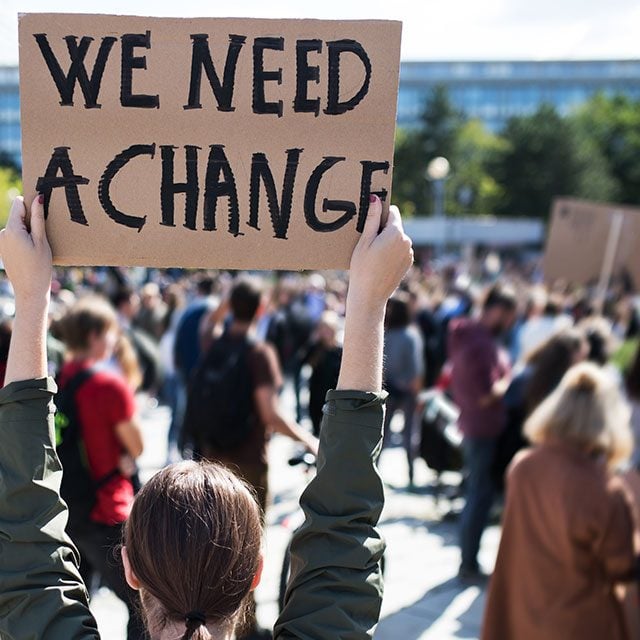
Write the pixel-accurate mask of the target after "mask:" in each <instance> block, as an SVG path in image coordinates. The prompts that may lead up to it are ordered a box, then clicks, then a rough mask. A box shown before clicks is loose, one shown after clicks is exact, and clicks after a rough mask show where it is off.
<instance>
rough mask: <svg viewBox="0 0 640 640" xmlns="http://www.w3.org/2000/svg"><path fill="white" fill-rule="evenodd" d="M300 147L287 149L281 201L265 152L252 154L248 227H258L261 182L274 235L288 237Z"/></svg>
mask: <svg viewBox="0 0 640 640" xmlns="http://www.w3.org/2000/svg"><path fill="white" fill-rule="evenodd" d="M301 153H302V149H287V167H286V169H285V172H284V180H283V182H282V200H281V202H278V194H277V191H276V184H275V180H274V179H273V174H272V173H271V168H270V167H269V161H268V160H267V156H266V155H265V154H264V153H254V154H253V158H252V160H251V184H250V188H249V226H250V227H253V228H254V229H260V227H259V226H258V211H259V209H260V181H262V183H263V184H264V188H265V191H266V193H267V204H268V206H269V214H270V216H271V224H272V226H273V234H274V237H275V238H283V239H286V237H287V230H288V229H289V221H290V219H291V204H292V202H293V187H294V186H295V181H296V172H297V170H298V164H299V162H300V154H301Z"/></svg>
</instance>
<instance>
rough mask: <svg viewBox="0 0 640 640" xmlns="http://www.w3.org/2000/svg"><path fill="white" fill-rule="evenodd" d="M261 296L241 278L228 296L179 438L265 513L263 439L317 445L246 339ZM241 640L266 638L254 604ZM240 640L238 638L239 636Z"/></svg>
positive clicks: (267, 359)
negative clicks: (225, 319) (222, 324)
mask: <svg viewBox="0 0 640 640" xmlns="http://www.w3.org/2000/svg"><path fill="white" fill-rule="evenodd" d="M261 299H262V291H261V288H260V285H259V283H258V282H257V281H256V280H254V279H249V278H241V279H239V280H238V281H237V282H236V283H235V284H234V285H233V288H232V290H231V295H230V300H229V308H230V310H231V313H232V317H233V319H232V321H231V323H230V325H229V327H228V328H227V329H226V331H225V332H224V333H223V334H222V336H221V337H219V338H217V339H215V340H214V341H213V342H212V344H211V346H210V347H209V350H208V352H207V353H206V354H205V355H204V357H203V359H202V361H201V363H200V364H199V365H198V366H197V368H196V369H195V371H194V373H193V377H192V380H191V384H190V387H189V396H188V401H187V411H186V414H185V423H184V429H185V435H186V436H187V438H189V440H191V441H192V442H193V443H194V454H195V455H196V456H198V457H202V458H204V459H206V460H210V461H213V462H219V463H222V464H224V465H226V466H228V467H229V468H230V469H232V470H233V471H235V472H236V473H238V475H240V477H242V478H244V479H245V480H246V481H247V482H248V483H249V484H250V485H251V486H252V487H253V489H254V491H255V493H256V496H257V498H258V502H259V504H260V507H261V510H262V513H263V514H264V513H265V512H266V508H267V493H268V482H267V480H268V466H267V443H268V438H269V433H270V432H271V431H276V432H279V433H282V434H285V435H287V436H289V437H290V438H293V439H294V440H296V441H299V442H302V443H304V444H305V446H306V447H307V448H308V449H309V450H310V451H312V452H313V453H316V452H317V446H318V445H317V440H316V439H315V438H314V437H312V436H310V435H309V434H308V433H307V432H306V431H304V430H303V429H301V428H300V427H299V426H298V425H297V424H295V423H293V422H291V421H290V420H288V419H287V418H286V417H285V415H284V414H283V412H282V410H281V408H280V406H279V402H278V390H279V387H280V386H281V385H282V375H281V373H280V368H279V366H278V360H277V357H276V354H275V351H274V350H273V348H272V347H271V346H270V345H268V344H266V343H264V342H259V341H257V340H255V339H254V338H253V337H252V333H253V330H254V328H255V323H256V320H257V316H258V312H259V309H260V305H261ZM252 610H253V613H252V615H251V623H250V625H249V627H250V629H249V630H248V631H247V634H248V635H247V637H256V638H259V637H270V635H268V634H266V633H263V632H262V631H261V630H259V629H258V628H257V622H256V619H255V602H254V603H253V605H252ZM243 637H244V636H243Z"/></svg>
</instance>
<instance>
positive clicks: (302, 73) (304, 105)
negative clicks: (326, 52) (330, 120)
mask: <svg viewBox="0 0 640 640" xmlns="http://www.w3.org/2000/svg"><path fill="white" fill-rule="evenodd" d="M310 51H317V52H318V53H321V52H322V40H298V41H297V42H296V97H295V99H294V101H293V109H294V111H298V112H300V113H305V112H306V113H315V115H316V116H317V115H318V114H319V113H320V98H313V99H310V98H309V97H308V95H307V90H308V89H309V82H315V83H316V84H318V83H319V82H320V67H318V66H310V65H309V60H308V55H309V52H310Z"/></svg>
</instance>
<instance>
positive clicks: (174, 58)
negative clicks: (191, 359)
mask: <svg viewBox="0 0 640 640" xmlns="http://www.w3.org/2000/svg"><path fill="white" fill-rule="evenodd" d="M147 32H148V34H149V35H148V44H149V46H148V47H146V46H144V42H145V38H146V34H147ZM400 33H401V23H399V22H388V21H374V20H363V21H320V20H263V19H235V18H228V19H227V18H224V19H218V18H197V19H187V18H150V17H131V16H107V15H80V14H75V15H67V14H25V15H22V16H20V19H19V39H20V102H21V118H22V150H23V153H22V156H23V179H24V185H25V195H26V199H27V201H30V200H31V199H32V198H33V197H34V195H35V193H36V186H37V184H38V181H39V179H40V187H41V188H40V190H41V191H44V192H45V194H47V192H49V193H50V194H51V195H50V199H48V207H47V210H48V217H47V232H48V235H49V239H50V241H51V245H52V248H53V254H54V262H55V263H57V264H62V265H146V266H182V267H221V268H243V269H246V268H251V269H272V268H274V269H302V268H305V269H311V268H318V269H320V268H346V267H348V264H349V258H350V255H351V252H352V250H353V247H354V245H355V243H356V242H357V239H358V237H359V233H358V230H357V228H356V227H357V225H358V220H360V223H361V222H362V215H364V214H366V207H364V206H363V205H362V204H361V203H364V202H365V199H366V202H368V195H369V188H368V185H366V184H365V186H364V187H362V186H361V182H362V176H363V162H366V161H371V162H383V163H384V162H387V163H388V165H389V168H388V171H387V173H386V174H385V173H384V172H383V171H381V170H380V171H375V172H374V173H373V175H372V178H371V191H373V192H382V191H383V190H386V192H387V194H386V196H387V197H386V201H385V207H386V206H387V204H388V200H389V195H390V190H391V177H392V176H391V173H392V166H391V165H392V161H393V143H394V132H395V116H396V101H397V90H398V70H399V59H400ZM37 34H45V35H37ZM127 34H133V37H126V38H123V36H125V35H127ZM136 34H139V35H137V36H136ZM205 35H206V37H207V39H206V42H205V44H206V45H208V49H209V51H210V55H211V60H212V63H213V67H214V69H215V72H216V74H217V75H218V77H219V80H220V82H221V83H223V82H224V71H225V64H226V62H227V61H228V60H229V59H231V58H232V55H231V53H229V55H228V52H231V51H232V48H233V47H236V49H237V65H236V69H235V82H234V83H233V96H232V100H231V101H230V102H227V103H226V104H225V100H224V97H222V98H221V99H220V101H217V100H216V97H214V91H213V90H212V86H211V84H210V82H209V80H208V79H207V73H206V72H205V70H202V73H201V84H200V99H199V102H200V105H201V108H195V106H196V105H197V102H198V101H197V100H196V99H194V100H190V98H189V96H190V91H191V89H192V75H191V70H192V55H193V50H194V47H195V46H196V45H195V44H194V43H195V42H196V40H197V39H199V42H202V38H203V37H204V36H205ZM36 36H37V37H36ZM68 36H75V40H74V39H72V38H68ZM83 36H86V37H88V38H92V40H90V41H88V40H85V41H83V40H82V38H83ZM192 36H196V38H192ZM231 36H243V37H244V43H241V44H238V43H239V42H240V40H239V38H237V37H236V38H232V37H231ZM65 37H67V40H66V41H65ZM105 38H106V39H107V40H105ZM110 38H112V39H113V40H112V41H111V40H109V39H110ZM261 38H275V39H276V40H270V41H267V44H268V46H269V47H273V46H280V45H279V44H278V42H279V41H278V40H277V39H279V38H283V41H282V50H276V49H273V48H266V49H264V51H263V54H262V58H263V69H264V71H265V72H267V73H268V72H273V71H277V70H278V69H282V73H281V82H280V83H278V82H277V81H276V80H269V79H268V80H267V81H266V82H264V83H262V82H261V81H260V80H259V74H258V80H257V81H256V80H255V77H256V73H255V68H258V69H259V63H258V64H257V65H256V64H255V61H256V55H257V56H258V58H259V57H260V51H259V49H260V44H259V43H260V42H262V41H261V40H260V39H261ZM256 39H258V40H256ZM231 40H233V43H232V42H231ZM308 40H310V41H316V42H315V43H312V44H311V45H309V46H310V47H311V48H310V50H309V51H308V53H306V54H304V52H303V51H302V52H301V51H298V53H297V48H298V47H297V43H298V41H308ZM354 40H355V41H356V42H357V43H359V45H361V47H362V49H364V52H365V54H366V57H368V60H369V62H370V69H371V70H370V78H369V86H368V92H367V93H366V94H365V95H364V97H363V98H362V100H361V101H360V102H359V103H358V104H356V105H355V106H354V107H353V108H352V109H350V110H346V111H344V112H343V113H339V114H333V113H325V110H326V109H328V105H329V100H330V98H329V93H330V86H329V74H330V69H329V66H330V64H329V59H330V54H329V51H330V50H331V51H333V54H334V58H333V60H334V64H333V65H331V66H332V69H333V71H331V73H333V74H334V75H332V77H333V78H334V79H337V80H338V82H337V83H335V84H333V85H332V86H333V88H337V89H338V100H339V101H347V100H348V99H349V98H351V97H352V96H353V95H354V94H356V93H357V92H358V90H359V89H360V87H361V86H362V85H363V83H364V82H365V80H366V67H365V64H364V63H363V62H362V60H361V57H359V56H358V55H357V54H356V53H353V52H351V51H347V52H344V53H342V54H338V53H336V52H337V51H338V49H339V45H337V44H335V43H337V42H340V41H354ZM317 41H319V42H317ZM141 43H142V44H141ZM274 43H275V44H274ZM329 43H334V44H331V45H330V44H329ZM83 46H85V47H86V48H87V52H86V57H85V60H84V63H85V67H86V70H87V80H88V81H89V82H87V85H89V84H90V82H91V80H92V79H94V80H95V79H96V78H97V74H96V75H94V76H92V71H93V70H95V69H96V68H98V66H99V65H97V64H96V59H97V55H98V51H99V50H101V49H102V48H104V51H105V52H107V53H108V55H106V62H105V64H104V72H103V75H102V78H101V82H100V85H99V87H100V88H99V93H98V94H97V99H96V100H95V103H96V104H95V105H92V101H91V99H89V100H88V101H87V100H86V97H85V95H84V93H83V91H82V90H81V87H80V86H79V85H78V83H76V85H75V88H74V91H73V97H72V102H73V104H64V105H63V104H61V102H64V101H65V100H66V101H67V102H69V100H70V99H69V96H68V95H66V96H65V94H64V89H60V88H59V86H58V84H59V85H60V86H63V85H64V77H63V78H62V79H60V78H59V83H58V84H56V82H55V81H54V76H55V71H53V72H52V71H50V67H51V68H52V69H55V63H52V62H50V63H49V65H48V64H47V62H46V60H45V57H46V54H47V47H49V48H50V51H51V53H52V56H50V59H51V57H53V58H55V60H56V61H57V62H58V64H59V66H60V68H61V71H62V74H63V75H64V76H66V75H67V73H68V72H69V70H70V64H71V62H70V49H71V50H75V49H76V48H77V49H82V47H83ZM197 46H201V45H197ZM109 47H110V48H109ZM256 47H257V49H258V51H257V54H256ZM301 47H302V45H301ZM301 47H300V48H301ZM318 48H320V51H318ZM199 50H202V49H199ZM304 58H306V60H307V66H308V67H310V68H311V69H310V70H307V75H308V76H309V77H310V78H309V79H308V80H307V81H306V85H305V86H306V94H307V95H306V97H307V100H309V101H312V100H313V99H315V98H319V99H320V104H319V107H320V108H319V112H318V114H317V115H316V114H315V113H314V112H308V111H300V110H298V111H296V110H295V101H296V96H298V98H299V99H298V103H297V106H298V107H300V108H312V109H313V108H315V105H313V104H311V106H309V104H304V103H303V102H302V98H303V97H304V95H303V94H304V92H303V91H302V90H301V89H300V88H299V87H300V82H297V68H299V69H302V70H304V65H303V64H299V65H297V63H298V62H300V60H301V59H304ZM336 59H338V60H339V65H336V64H335V60H336ZM132 65H133V68H132V69H131V70H130V71H127V69H129V68H131V66H132ZM196 67H197V68H201V65H200V64H197V65H196ZM313 67H318V70H317V71H318V73H317V76H318V81H317V82H316V81H315V78H314V77H313V76H314V74H315V71H314V70H313ZM123 68H124V71H123ZM231 75H233V74H231ZM336 84H337V87H336ZM254 85H256V86H258V92H257V93H258V101H259V93H260V91H259V89H260V87H261V86H264V98H265V102H268V103H276V109H277V103H278V101H281V103H282V104H281V108H282V116H278V114H277V113H255V109H254V106H253V105H254V98H255V97H256V91H255V90H254ZM94 86H95V85H94ZM123 86H124V90H123ZM194 86H195V85H194ZM225 86H227V87H228V86H229V85H228V84H227V85H225ZM88 93H89V94H90V93H91V91H90V90H89V89H88ZM130 95H133V96H134V97H133V98H131V97H129V96H130ZM140 95H143V96H148V97H147V98H140V97H135V96H140ZM154 96H157V100H156V98H155V97H154ZM123 102H124V103H125V104H123ZM145 102H146V103H149V104H148V105H147V106H140V103H145ZM155 102H157V103H158V106H157V107H156V106H155V105H154V103H155ZM132 103H133V105H134V106H125V105H129V104H132ZM334 103H335V101H334ZM87 104H88V106H89V107H90V108H88V106H87ZM97 105H99V107H98V106H97ZM185 105H190V106H191V108H186V109H185V108H184V107H185ZM219 105H220V106H222V108H224V109H227V108H230V109H233V110H220V109H219V108H218V106H219ZM256 108H258V109H261V107H260V106H258V107H256ZM267 108H268V107H267ZM338 110H339V109H338ZM171 146H173V147H175V148H174V149H173V150H171V149H169V147H171ZM187 146H189V147H198V149H193V148H192V149H191V150H190V151H188V152H187V150H186V147H187ZM63 148H64V149H63ZM54 149H58V151H57V152H54ZM125 149H129V150H130V153H131V154H132V156H131V157H130V158H129V160H128V161H127V162H125V161H124V160H122V161H121V162H120V163H118V162H117V161H116V163H115V164H114V158H116V157H117V156H118V154H121V153H122V152H123V150H125ZM212 149H214V150H212ZM288 150H290V151H288ZM296 150H299V151H296ZM172 152H173V182H174V183H185V182H186V181H187V179H188V178H187V174H188V169H187V154H190V155H189V160H190V164H189V166H190V167H191V173H190V174H189V181H190V184H191V185H194V184H195V176H196V175H197V182H198V191H197V194H196V195H193V196H192V197H193V198H194V200H193V201H194V202H197V209H196V218H195V224H192V225H191V226H194V227H195V228H193V229H192V228H187V227H186V226H185V222H186V218H185V206H186V197H185V194H184V193H177V194H176V195H175V198H173V201H174V218H173V226H169V224H161V222H162V220H163V217H162V216H163V208H162V198H161V184H162V180H163V161H164V162H166V166H167V167H170V166H171V161H170V158H169V156H170V155H171V153H172ZM54 153H55V154H56V158H64V155H65V154H66V155H67V156H68V158H69V160H70V161H71V164H72V167H73V175H75V176H82V177H83V178H85V180H84V181H83V184H79V185H77V186H76V187H75V188H76V189H77V194H78V195H79V199H80V203H81V207H82V214H83V215H82V214H79V213H78V204H77V201H76V200H75V199H74V197H73V196H74V193H73V189H68V190H67V189H66V188H65V187H64V186H56V185H59V184H60V183H61V182H62V180H60V179H59V180H57V182H56V180H55V178H56V177H57V178H61V176H63V173H64V171H63V169H62V168H61V167H60V163H59V162H58V160H55V161H52V157H53V156H54ZM135 153H137V155H133V154H135ZM210 154H211V155H210ZM254 154H264V157H262V156H255V155H254ZM330 157H333V158H341V160H334V161H333V162H334V164H333V166H331V167H330V168H328V169H327V170H326V172H325V173H324V174H323V175H322V176H321V178H320V180H319V183H318V191H317V195H316V197H315V198H313V193H309V194H308V197H307V203H309V202H311V203H312V205H311V206H310V205H309V204H307V207H306V209H305V193H306V191H307V186H308V184H309V181H310V178H311V176H312V175H314V172H315V175H318V173H319V171H320V169H318V167H319V166H322V163H323V160H324V159H325V158H330ZM265 158H266V160H267V162H268V166H269V168H270V170H271V174H272V176H273V184H274V186H275V194H276V199H275V202H274V198H272V199H271V203H269V201H268V199H267V192H266V190H265V182H266V181H268V179H267V180H265V179H263V178H261V179H259V180H258V179H257V178H256V179H255V180H254V186H255V184H258V185H259V189H258V190H256V189H255V188H254V190H253V191H254V198H255V193H256V191H257V192H258V193H259V201H258V202H259V206H258V209H257V212H258V215H257V219H256V216H255V209H254V217H253V219H252V217H251V191H252V189H251V177H252V165H253V166H254V173H255V176H258V175H260V176H265V175H267V173H268V172H267V171H262V172H260V171H259V170H258V165H260V164H261V163H263V162H264V160H265ZM209 159H210V160H211V164H210V166H209V170H208V160H209ZM220 159H223V160H224V159H226V160H227V161H228V166H229V167H230V168H231V171H232V173H233V181H234V184H235V190H236V191H237V201H238V206H237V211H238V218H237V222H236V221H235V219H234V220H233V221H230V216H229V210H230V206H229V205H230V201H231V198H229V197H227V196H226V195H222V196H220V197H219V198H217V200H216V198H215V197H214V194H215V192H216V189H223V190H224V186H225V182H226V183H227V187H228V188H229V189H230V190H231V191H232V192H233V189H232V188H231V187H230V186H229V182H230V180H229V178H230V176H229V175H228V174H225V173H224V172H222V173H220V172H219V165H216V164H215V161H216V160H220ZM287 160H289V167H287ZM296 161H297V165H296ZM329 162H330V161H325V166H327V165H328V163H329ZM48 167H49V172H48V173H49V177H50V178H51V177H53V178H52V179H53V181H52V180H48V181H47V180H45V181H43V180H42V179H43V178H45V177H46V173H47V168H48ZM107 167H111V169H112V171H111V172H110V173H111V174H113V177H112V179H111V181H110V183H109V180H108V179H107V180H106V183H109V184H105V180H103V176H104V174H105V171H106V169H107ZM294 168H295V179H294V181H293V190H292V204H291V215H290V220H289V224H288V227H287V225H286V224H285V223H284V222H282V221H280V222H278V216H277V213H278V207H280V210H281V211H282V209H286V207H284V206H281V205H283V196H282V194H283V181H284V179H285V175H287V170H288V171H289V175H293V169H294ZM107 173H109V172H108V171H107ZM168 175H169V174H168V169H167V173H166V174H165V178H166V179H165V185H167V188H166V189H165V208H164V212H165V215H166V217H165V222H169V223H170V222H171V220H170V219H169V216H168V213H167V212H168V208H169V205H168V204H167V203H168V201H169V200H171V197H170V195H169V196H167V193H169V192H170V189H169V188H168V185H169V184H170V180H169V178H168V177H167V176H168ZM255 176H254V177H255ZM108 177H109V176H107V178H108ZM101 181H102V182H103V184H102V185H101ZM312 182H313V181H312ZM219 183H223V184H222V186H220V184H219ZM107 187H108V188H107ZM107 191H108V196H109V197H108V198H106V197H105V196H106V192H107ZM100 193H102V200H103V202H101V198H100ZM194 193H195V192H194ZM67 195H69V196H70V202H71V207H70V205H69V199H68V198H67ZM207 198H208V200H207V202H208V207H209V211H210V212H211V208H212V207H211V205H212V203H213V202H214V201H215V202H217V207H216V212H215V229H212V228H211V227H213V226H214V224H213V221H212V216H210V217H209V222H208V223H205V214H204V209H205V200H206V199H207ZM326 199H328V200H329V201H340V202H336V203H334V204H335V207H334V208H333V209H332V206H331V202H329V203H328V205H329V206H328V207H324V208H325V209H326V210H325V211H323V204H324V203H325V202H326ZM107 200H110V202H111V206H112V207H113V210H111V215H109V214H108V211H107V209H106V208H105V205H104V202H105V201H107ZM74 202H75V204H74ZM344 202H347V205H346V206H347V208H349V205H348V203H353V205H352V206H351V210H352V211H353V214H354V215H353V216H352V217H349V219H348V221H345V224H344V225H343V226H341V227H340V228H338V229H335V230H331V228H330V227H331V226H330V224H329V223H331V222H333V221H336V220H339V219H340V218H342V216H344V215H345V212H344V210H340V209H339V207H340V206H341V203H344ZM269 205H271V209H272V212H273V213H274V215H275V225H274V223H272V216H271V214H270V206H269ZM72 210H73V211H74V217H75V220H72V216H71V213H72ZM114 210H115V213H114ZM118 212H120V213H118ZM121 214H124V215H125V216H128V217H123V215H121ZM307 218H308V219H307ZM125 221H126V222H128V224H129V225H130V226H126V224H123V222H125ZM205 226H208V227H209V228H208V229H205ZM312 226H315V227H316V228H315V229H314V228H312ZM327 227H329V228H327ZM276 236H280V237H276ZM284 236H286V237H284Z"/></svg>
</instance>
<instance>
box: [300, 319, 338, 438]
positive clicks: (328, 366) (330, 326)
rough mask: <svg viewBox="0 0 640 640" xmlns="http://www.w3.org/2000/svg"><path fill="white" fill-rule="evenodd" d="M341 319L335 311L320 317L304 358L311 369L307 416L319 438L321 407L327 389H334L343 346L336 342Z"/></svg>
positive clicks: (304, 361)
mask: <svg viewBox="0 0 640 640" xmlns="http://www.w3.org/2000/svg"><path fill="white" fill-rule="evenodd" d="M339 330H340V318H339V317H338V315H337V314H336V313H335V312H334V311H325V312H324V313H323V314H322V315H321V316H320V323H319V324H318V327H317V329H316V333H315V340H314V342H313V344H312V345H311V348H310V350H309V352H308V353H307V355H306V357H305V358H304V359H303V364H308V365H309V366H310V367H311V376H310V377H309V417H310V418H311V424H312V425H313V435H314V436H315V437H316V438H318V437H319V436H320V423H321V422H322V407H323V406H324V403H325V397H326V395H327V391H329V389H335V388H336V384H337V382H338V373H339V372H340V362H341V360H342V347H341V346H340V344H339V342H338V332H339Z"/></svg>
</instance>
